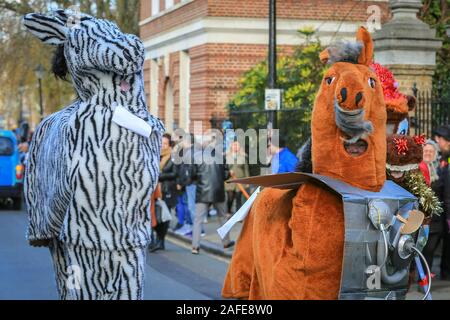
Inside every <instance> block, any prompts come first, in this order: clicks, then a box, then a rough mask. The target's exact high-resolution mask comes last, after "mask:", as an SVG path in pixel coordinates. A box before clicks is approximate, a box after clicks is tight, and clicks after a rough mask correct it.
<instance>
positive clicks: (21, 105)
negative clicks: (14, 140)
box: [19, 84, 25, 125]
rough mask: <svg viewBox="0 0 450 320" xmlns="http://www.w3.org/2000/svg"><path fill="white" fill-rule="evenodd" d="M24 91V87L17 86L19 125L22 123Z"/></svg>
mask: <svg viewBox="0 0 450 320" xmlns="http://www.w3.org/2000/svg"><path fill="white" fill-rule="evenodd" d="M24 91H25V87H24V86H23V85H22V84H21V85H20V86H19V99H20V100H19V125H20V124H21V123H22V121H23V93H24Z"/></svg>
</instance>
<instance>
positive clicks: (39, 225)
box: [23, 10, 164, 300]
mask: <svg viewBox="0 0 450 320" xmlns="http://www.w3.org/2000/svg"><path fill="white" fill-rule="evenodd" d="M23 25H24V26H25V28H26V29H27V30H28V31H29V32H31V33H32V34H33V35H34V36H36V37H37V38H38V39H40V40H41V41H42V42H44V43H46V44H51V45H54V46H55V47H56V50H55V57H54V59H53V71H54V73H55V75H57V76H58V77H61V78H65V77H66V76H67V75H68V74H69V75H70V77H71V79H72V82H73V85H74V87H75V91H76V94H77V99H76V100H75V101H74V102H73V103H72V104H70V105H68V106H66V107H64V108H63V109H62V110H60V111H58V112H56V113H54V114H52V115H50V116H48V117H47V118H45V119H44V120H43V121H42V122H41V123H40V124H39V126H38V128H37V129H36V132H35V134H34V135H33V140H32V141H31V145H30V151H29V159H28V163H27V170H26V174H25V186H24V188H25V200H26V203H27V211H28V229H27V238H28V241H29V243H30V244H31V245H32V246H48V247H49V249H50V252H51V256H52V259H53V265H54V269H55V275H56V282H57V289H58V293H59V296H60V298H61V299H101V300H103V299H114V300H116V299H142V298H143V290H144V275H145V260H146V247H147V245H148V244H149V243H150V241H151V231H150V225H151V218H150V216H151V215H150V201H149V199H150V196H151V193H152V192H153V190H154V189H155V186H156V184H157V182H158V174H159V157H160V149H161V136H162V133H163V132H164V126H163V125H162V123H161V121H160V120H159V119H157V118H156V117H154V116H152V115H150V114H149V112H148V107H147V104H146V102H145V101H146V98H145V92H144V81H143V80H144V79H143V63H144V58H145V54H144V46H143V44H142V42H141V40H140V39H139V38H138V37H136V36H134V35H130V34H125V33H123V32H122V31H121V30H120V29H119V28H118V27H117V25H115V24H114V23H112V22H110V21H107V20H103V19H96V18H94V17H92V16H89V15H85V14H81V13H74V12H73V11H69V10H68V11H65V10H56V11H53V12H51V13H49V14H42V13H30V14H27V15H25V16H24V18H23Z"/></svg>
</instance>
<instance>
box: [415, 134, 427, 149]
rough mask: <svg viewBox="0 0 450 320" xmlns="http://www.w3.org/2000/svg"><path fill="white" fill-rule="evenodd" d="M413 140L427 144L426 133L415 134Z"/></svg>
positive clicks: (419, 143)
mask: <svg viewBox="0 0 450 320" xmlns="http://www.w3.org/2000/svg"><path fill="white" fill-rule="evenodd" d="M413 140H414V142H415V143H416V144H418V145H421V146H423V145H424V144H425V135H424V134H422V135H420V136H414V137H413Z"/></svg>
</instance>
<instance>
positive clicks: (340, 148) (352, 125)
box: [222, 27, 423, 299]
mask: <svg viewBox="0 0 450 320" xmlns="http://www.w3.org/2000/svg"><path fill="white" fill-rule="evenodd" d="M356 38H357V41H356V42H340V43H337V44H333V45H331V46H330V47H328V48H327V49H326V50H325V51H323V52H322V53H321V55H320V58H321V60H322V61H323V62H326V63H329V64H330V68H329V69H328V70H327V72H326V73H325V76H324V78H323V81H322V84H321V86H320V89H319V92H318V94H317V97H316V100H315V103H314V108H313V113H312V122H311V128H312V137H311V144H310V148H311V156H312V170H313V174H312V175H311V174H304V173H287V174H280V175H270V176H268V177H267V176H266V177H264V176H261V177H256V178H249V179H240V180H237V181H240V182H241V183H252V182H253V183H255V184H257V183H259V185H260V186H263V187H264V188H263V189H262V191H260V192H259V194H258V195H257V196H256V198H255V200H254V202H253V205H252V206H251V208H250V210H249V212H248V216H247V217H246V220H245V222H244V225H243V228H242V231H241V234H240V237H239V239H238V242H237V245H236V250H235V252H234V254H233V258H232V260H231V263H230V266H229V269H228V272H227V275H226V277H225V280H224V285H223V289H222V296H223V297H225V298H238V299H338V298H340V299H353V298H354V299H360V298H362V299H363V298H366V297H380V298H389V297H394V298H395V297H397V296H396V294H397V293H400V295H399V296H398V297H399V298H401V297H404V294H406V293H405V291H406V288H405V287H406V284H405V281H407V278H408V277H407V275H408V269H409V263H410V260H405V261H403V262H402V265H401V267H400V268H401V271H399V272H397V271H398V270H397V271H392V270H391V269H392V268H394V267H395V261H393V260H392V259H391V252H390V251H389V246H388V242H389V243H391V240H392V239H391V238H390V236H386V233H388V234H390V235H394V234H395V235H397V236H398V237H403V236H401V231H400V230H402V227H398V224H397V223H398V222H399V221H400V219H402V220H405V219H404V216H401V217H399V215H403V213H401V214H400V211H402V210H403V209H401V208H400V206H399V203H400V202H402V203H406V205H407V208H409V209H407V215H408V214H409V216H408V219H409V217H413V216H414V215H413V214H412V213H411V212H412V209H413V207H414V206H415V198H414V196H413V195H411V194H410V193H408V192H406V191H405V190H403V189H401V188H400V187H398V186H397V185H395V184H394V183H391V182H389V183H387V182H386V168H385V166H386V120H387V112H386V106H385V102H384V98H383V88H382V86H381V84H380V81H379V79H378V78H377V75H376V74H375V73H374V71H373V70H372V69H371V68H370V65H371V63H372V56H373V43H372V40H371V37H370V34H369V32H368V31H367V30H366V29H365V28H363V27H361V28H359V30H358V32H357V35H356ZM305 149H306V150H308V149H309V147H308V146H306V147H305ZM307 167H309V166H307ZM307 169H308V168H306V170H307ZM272 181H278V182H272ZM299 181H300V182H299ZM271 185H276V186H277V187H270V186H271ZM298 185H300V186H299V187H295V186H298ZM388 189H389V190H392V191H393V192H392V193H391V194H390V195H389V192H386V191H387V190H388ZM394 193H395V195H394ZM386 194H388V195H386ZM397 194H398V195H399V196H398V199H399V201H397V200H396V197H397ZM252 197H253V196H252ZM352 197H353V198H354V199H353V200H352V201H353V202H352V201H350V202H349V200H348V198H352ZM361 197H362V199H364V197H366V198H367V199H366V200H364V201H363V202H361V201H360V200H358V199H359V198H361ZM377 197H387V198H389V197H391V198H390V200H386V201H387V202H389V203H390V207H389V209H387V205H386V202H383V201H378V200H377V199H376V198H377ZM369 199H372V200H377V201H378V203H377V201H375V202H373V201H369V203H372V204H373V207H372V206H368V205H367V204H366V203H367V202H366V201H368V200H369ZM391 207H392V208H394V210H393V211H394V212H397V213H396V216H397V217H398V218H397V219H394V218H393V214H392V212H391V209H392V208H391ZM402 208H403V207H402ZM361 209H362V210H363V211H362V212H361V214H359V213H357V212H356V211H358V210H361ZM372 209H374V210H372ZM352 211H354V212H352ZM364 213H366V215H364ZM381 215H382V216H381ZM344 217H345V219H344ZM391 217H392V219H390V218H391ZM415 217H419V218H418V219H416V220H417V221H419V222H421V220H420V213H417V214H416V215H415ZM369 218H370V219H369ZM422 219H423V217H422ZM394 220H395V221H396V222H395V223H393V222H392V221H394ZM381 221H382V223H381ZM370 223H372V224H370ZM392 223H393V224H392ZM400 224H401V223H400ZM391 225H397V227H396V228H397V229H395V230H392V229H391V230H390V231H389V227H390V226H391ZM406 225H408V226H412V225H411V224H409V220H408V221H406V222H405V224H404V226H406ZM347 230H348V231H347ZM352 230H354V231H355V232H356V233H355V234H359V233H361V235H363V234H364V232H369V233H371V234H372V232H374V233H373V240H372V241H374V242H373V243H372V244H371V245H370V248H369V244H368V243H366V244H364V243H360V242H358V241H359V240H357V239H352V238H351V237H352V234H353V233H352V232H351V231H352ZM415 230H417V228H412V227H411V230H409V231H410V232H411V234H412V233H413V232H415ZM391 231H394V232H392V233H390V232H391ZM403 231H404V232H407V230H406V229H405V230H403ZM381 234H383V237H384V240H385V241H384V244H385V245H383V244H382V242H381V244H380V241H383V240H382V239H383V238H382V237H381ZM404 236H405V237H406V238H408V237H411V239H409V238H408V239H409V240H408V241H409V243H408V245H407V246H408V247H409V248H411V247H412V246H413V244H412V241H413V240H412V238H413V237H412V236H410V235H409V234H408V235H404ZM368 237H369V238H370V237H372V236H369V235H368ZM405 237H404V238H402V239H406V238H405ZM386 238H388V239H386ZM358 239H359V238H358ZM397 240H398V238H397ZM377 241H378V242H377ZM394 241H396V240H395V239H394ZM377 243H378V245H377ZM396 243H397V242H396ZM397 244H398V243H397ZM366 245H367V246H366ZM376 248H381V249H376ZM383 249H384V251H383ZM361 250H362V251H361ZM372 250H375V251H377V250H378V252H377V253H375V254H374V253H373V252H372ZM414 250H418V249H417V248H414ZM385 255H386V257H385ZM388 256H389V258H388ZM352 258H353V259H352ZM383 258H384V259H383ZM366 260H369V261H373V262H372V263H375V262H376V261H378V262H379V264H378V266H377V267H376V268H375V269H370V268H368V267H367V266H366V265H365V261H366ZM383 260H384V262H382V261H383ZM358 266H360V267H361V268H360V269H358V268H357V267H358ZM380 269H381V278H382V281H383V283H382V284H381V285H382V286H384V287H383V288H377V289H376V288H375V289H374V288H369V287H367V286H366V284H365V281H366V280H367V279H368V278H369V277H370V275H373V274H372V273H371V271H373V272H374V273H375V274H377V272H379V270H380ZM388 269H389V270H388ZM354 279H358V283H355V282H354ZM396 284H397V288H394V287H395V285H396ZM393 285H394V287H389V286H393ZM398 288H401V291H402V292H400V291H396V290H397V289H398Z"/></svg>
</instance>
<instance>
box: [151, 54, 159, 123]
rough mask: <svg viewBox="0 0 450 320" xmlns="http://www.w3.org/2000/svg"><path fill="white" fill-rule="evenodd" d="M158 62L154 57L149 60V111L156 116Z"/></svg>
mask: <svg viewBox="0 0 450 320" xmlns="http://www.w3.org/2000/svg"><path fill="white" fill-rule="evenodd" d="M158 88H159V64H158V61H157V60H156V59H151V60H150V113H151V114H152V115H154V116H156V117H158V109H159V108H158Z"/></svg>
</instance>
